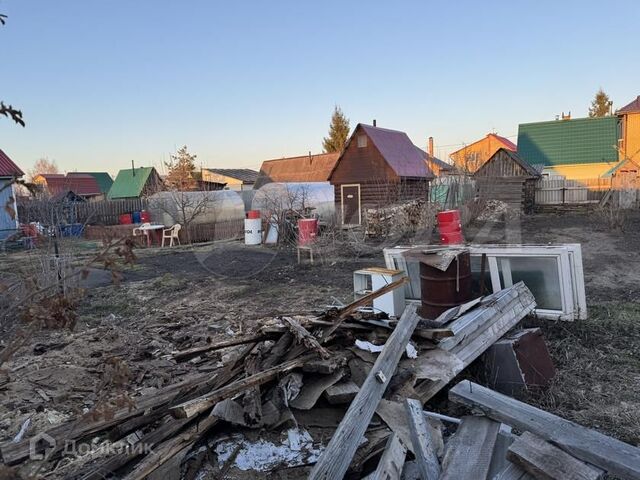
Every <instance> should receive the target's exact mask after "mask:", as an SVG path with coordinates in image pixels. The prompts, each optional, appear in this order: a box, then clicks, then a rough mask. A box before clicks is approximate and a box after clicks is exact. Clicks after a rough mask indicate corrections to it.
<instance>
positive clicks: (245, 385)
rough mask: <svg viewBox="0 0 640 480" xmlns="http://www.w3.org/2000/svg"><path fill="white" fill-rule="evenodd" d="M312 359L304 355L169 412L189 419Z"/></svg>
mask: <svg viewBox="0 0 640 480" xmlns="http://www.w3.org/2000/svg"><path fill="white" fill-rule="evenodd" d="M313 357H315V354H310V355H306V356H304V357H300V358H297V359H295V360H291V361H289V362H285V363H283V364H281V365H277V366H275V367H272V368H269V369H267V370H264V371H262V372H259V373H256V374H255V375H251V376H249V377H246V378H243V379H241V380H237V381H235V382H233V383H230V384H228V385H225V386H224V387H221V388H218V389H217V390H214V391H213V392H210V393H208V394H206V395H203V396H201V397H198V398H194V399H193V400H189V401H188V402H184V403H181V404H180V405H176V406H175V407H172V408H171V409H170V411H171V413H172V414H173V416H174V417H176V418H191V417H193V416H194V415H197V414H199V413H202V412H204V411H205V410H207V409H209V408H211V407H213V406H214V405H215V404H216V403H217V402H219V401H220V400H224V399H225V398H230V397H232V396H233V395H236V394H238V393H241V392H243V391H245V390H247V389H249V388H250V387H255V386H256V385H262V384H263V383H267V382H269V381H271V380H273V379H274V378H276V377H277V376H278V375H280V374H283V373H287V372H290V371H291V370H294V369H296V368H300V367H301V366H302V365H304V362H306V361H307V360H309V359H311V358H313Z"/></svg>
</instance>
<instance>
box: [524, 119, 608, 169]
mask: <svg viewBox="0 0 640 480" xmlns="http://www.w3.org/2000/svg"><path fill="white" fill-rule="evenodd" d="M617 144H618V117H615V116H608V117H596V118H575V119H572V120H550V121H546V122H535V123H521V124H520V125H519V126H518V155H519V156H520V158H522V159H523V160H524V161H526V162H527V163H529V164H531V165H535V164H539V163H540V164H543V165H544V166H545V167H548V166H552V165H575V164H586V163H617V162H618V150H617V148H616V146H617Z"/></svg>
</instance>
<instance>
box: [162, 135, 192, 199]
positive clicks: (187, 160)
mask: <svg viewBox="0 0 640 480" xmlns="http://www.w3.org/2000/svg"><path fill="white" fill-rule="evenodd" d="M195 161H196V155H192V154H190V153H189V152H188V151H187V146H186V145H185V146H184V147H182V148H180V149H178V151H177V152H176V153H175V154H172V155H171V159H170V160H169V161H168V162H165V165H166V167H167V169H168V170H169V172H168V173H167V178H166V180H165V183H166V184H167V185H168V186H169V188H170V189H172V190H178V191H180V192H184V191H188V190H194V189H195V188H196V185H197V182H196V178H195V169H196V164H195Z"/></svg>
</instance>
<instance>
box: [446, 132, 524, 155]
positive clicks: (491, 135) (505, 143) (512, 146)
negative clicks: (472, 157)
mask: <svg viewBox="0 0 640 480" xmlns="http://www.w3.org/2000/svg"><path fill="white" fill-rule="evenodd" d="M487 140H496V141H497V142H498V143H500V144H502V145H503V147H504V148H505V149H507V150H512V151H514V152H515V151H516V150H517V149H518V147H517V145H516V144H515V143H513V142H512V141H511V140H509V139H508V138H506V137H503V136H501V135H498V134H497V133H487V134H486V135H485V136H484V137H482V138H481V139H480V140H476V141H475V142H473V143H470V144H468V145H465V146H464V147H462V148H459V149H458V150H456V151H455V152H451V154H450V156H451V157H455V156H456V154H457V153H458V152H462V151H464V150H467V149H468V148H470V147H473V146H474V145H477V144H478V143H481V142H485V141H487Z"/></svg>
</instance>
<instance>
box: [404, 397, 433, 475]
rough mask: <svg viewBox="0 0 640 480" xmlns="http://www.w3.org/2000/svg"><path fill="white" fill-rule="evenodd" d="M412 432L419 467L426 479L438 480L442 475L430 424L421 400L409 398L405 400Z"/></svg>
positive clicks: (412, 441)
mask: <svg viewBox="0 0 640 480" xmlns="http://www.w3.org/2000/svg"><path fill="white" fill-rule="evenodd" d="M404 405H405V408H406V411H407V420H408V421H409V430H410V432H411V443H412V444H413V452H414V453H415V455H416V460H417V462H418V468H419V469H420V473H421V475H422V478H423V479H424V480H436V479H438V478H439V477H440V462H438V456H437V455H436V451H435V448H434V446H433V443H432V442H431V435H430V433H429V425H428V424H427V419H426V418H425V417H424V415H423V414H422V403H420V400H415V399H413V398H407V399H406V400H405V402H404Z"/></svg>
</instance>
